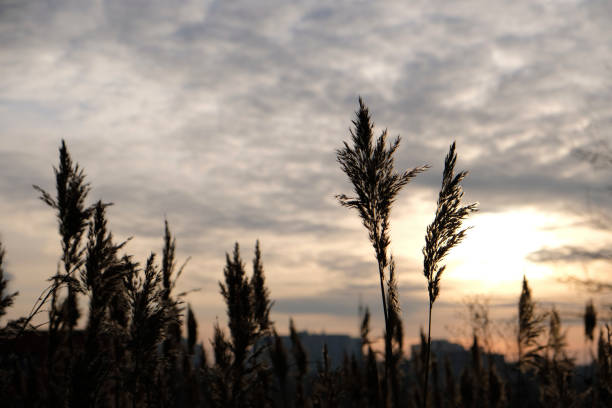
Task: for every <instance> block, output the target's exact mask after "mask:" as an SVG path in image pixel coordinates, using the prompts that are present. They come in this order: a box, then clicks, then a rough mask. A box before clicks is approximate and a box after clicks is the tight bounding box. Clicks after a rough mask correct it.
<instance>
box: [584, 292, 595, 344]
mask: <svg viewBox="0 0 612 408" xmlns="http://www.w3.org/2000/svg"><path fill="white" fill-rule="evenodd" d="M595 327H597V311H596V310H595V306H594V305H593V300H592V299H591V300H589V301H588V303H587V304H586V306H585V309H584V335H585V336H586V338H587V339H588V340H590V341H591V342H592V341H593V332H594V331H595Z"/></svg>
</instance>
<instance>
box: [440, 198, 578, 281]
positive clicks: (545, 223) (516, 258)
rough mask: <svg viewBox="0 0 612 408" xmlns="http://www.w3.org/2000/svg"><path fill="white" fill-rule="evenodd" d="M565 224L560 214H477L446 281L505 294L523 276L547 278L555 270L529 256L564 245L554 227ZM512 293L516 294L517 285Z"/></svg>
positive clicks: (450, 264) (451, 261) (450, 261)
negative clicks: (506, 288)
mask: <svg viewBox="0 0 612 408" xmlns="http://www.w3.org/2000/svg"><path fill="white" fill-rule="evenodd" d="M565 222H566V221H562V220H561V217H560V215H557V214H545V213H542V212H538V211H535V210H531V209H526V210H519V211H511V212H503V213H484V214H477V215H475V216H474V217H473V218H472V220H471V221H470V222H469V225H470V226H471V227H472V228H471V230H470V231H468V233H467V236H466V238H465V240H464V241H463V243H461V244H460V245H459V246H458V247H457V248H456V249H455V250H454V253H452V254H451V255H450V256H449V259H448V268H447V271H448V273H447V274H446V278H447V279H448V280H449V281H451V280H452V281H457V282H462V283H466V282H469V285H470V289H471V290H474V291H478V290H480V291H483V290H484V291H492V290H493V291H500V290H501V291H504V288H505V287H507V285H508V283H511V282H517V281H520V279H522V276H523V274H527V275H528V277H529V279H531V280H533V279H535V280H539V279H546V278H548V277H550V276H551V275H552V274H554V270H553V269H552V268H551V267H550V266H547V265H543V264H535V263H533V262H530V261H529V260H528V258H527V257H528V255H529V254H530V253H532V252H534V251H537V250H539V249H541V248H542V247H556V246H560V245H563V243H564V242H563V239H562V238H561V237H560V236H559V234H558V231H557V229H556V228H555V227H556V226H559V225H562V224H564V223H565ZM512 291H513V292H516V288H515V287H514V286H512Z"/></svg>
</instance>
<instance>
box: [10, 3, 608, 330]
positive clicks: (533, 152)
mask: <svg viewBox="0 0 612 408" xmlns="http://www.w3.org/2000/svg"><path fill="white" fill-rule="evenodd" d="M383 3H384V4H383ZM383 3H369V2H353V1H336V2H333V4H330V5H326V6H322V5H321V4H320V2H315V1H300V2H290V3H288V2H282V1H272V0H270V1H265V2H257V3H251V2H227V1H179V2H177V4H173V5H169V4H168V3H167V2H163V1H130V2H124V1H102V0H101V1H97V2H89V3H87V4H86V5H84V4H83V3H82V2H77V1H69V0H65V1H63V0H58V1H52V2H38V1H25V2H23V1H13V2H11V1H5V2H2V5H0V41H1V42H2V44H3V47H2V50H1V51H0V73H1V75H0V172H1V174H2V178H1V179H0V194H1V196H2V202H1V204H0V210H2V211H1V212H0V214H2V215H0V228H1V230H0V232H2V234H3V235H2V239H3V242H5V244H6V246H7V260H8V262H9V272H10V273H12V275H13V276H15V280H14V284H15V287H16V288H17V289H20V290H21V292H22V295H21V296H20V298H19V300H18V309H19V310H20V311H23V310H25V309H26V308H27V305H29V304H31V302H30V301H31V300H33V299H34V298H35V296H36V293H37V291H40V290H41V289H42V286H43V280H44V279H45V277H47V276H49V275H50V273H48V272H52V270H53V268H54V266H53V265H54V264H55V262H56V257H57V254H58V253H59V245H58V244H57V243H56V242H55V241H54V239H55V238H54V234H55V228H56V227H55V225H54V224H53V218H52V217H53V215H52V214H51V212H50V211H48V210H47V209H45V208H44V207H43V206H42V204H41V203H38V202H37V201H36V193H35V192H34V191H33V190H31V187H30V185H31V184H39V185H41V186H43V187H45V188H47V189H49V190H52V188H53V186H52V183H53V180H52V173H51V165H52V164H55V163H56V161H57V159H56V156H57V147H58V145H59V141H60V139H61V138H65V139H66V140H67V143H68V146H69V148H70V150H71V152H72V154H73V156H74V158H75V160H76V161H78V162H79V163H80V164H81V165H82V166H83V167H84V168H85V170H86V172H87V175H88V180H89V181H90V182H91V183H92V186H93V190H92V200H94V199H98V198H102V199H104V200H105V201H112V202H114V203H115V204H116V206H114V207H113V208H112V209H111V210H110V216H111V227H112V228H113V230H114V231H115V233H116V234H117V235H118V236H119V237H123V238H125V237H128V236H132V235H133V236H134V237H135V239H134V240H133V242H132V243H131V244H130V250H132V251H134V252H135V253H137V255H138V256H139V257H140V258H141V259H144V257H145V256H146V254H147V253H148V251H150V250H158V249H159V247H160V246H161V234H162V231H163V218H164V216H167V217H168V219H169V221H170V223H171V226H172V227H173V229H174V231H175V233H176V235H177V237H178V242H179V247H180V251H181V252H180V254H181V255H183V256H184V257H187V256H188V255H191V256H192V257H193V261H192V263H191V265H190V267H189V268H188V271H187V272H186V274H185V281H184V285H185V286H186V287H189V286H200V287H202V289H203V291H204V292H206V293H208V295H207V296H206V297H202V298H198V299H197V300H196V299H194V300H193V302H194V303H196V304H197V305H198V307H199V308H200V309H199V311H200V313H201V314H203V315H205V316H214V315H222V314H223V309H222V306H221V304H220V297H219V296H217V295H216V291H217V288H216V281H217V280H218V279H219V278H220V277H221V271H222V262H223V253H224V251H226V250H229V249H230V248H231V247H232V244H233V242H234V241H236V240H238V241H240V242H241V243H242V244H243V248H244V251H245V259H248V258H249V256H248V255H247V254H248V252H247V248H248V251H250V248H251V246H252V244H253V243H254V241H255V239H256V238H260V239H261V240H262V246H263V250H264V257H265V261H266V266H267V273H268V277H269V280H270V285H271V289H272V293H273V296H275V294H276V296H278V297H279V298H283V299H285V300H282V301H281V300H279V302H278V305H277V306H278V307H279V308H280V309H282V311H281V310H279V313H297V312H298V311H299V310H308V312H309V313H319V312H321V313H324V311H325V310H328V312H327V313H328V314H330V315H334V314H336V315H339V316H344V315H345V314H346V313H349V312H348V309H347V306H346V304H347V302H349V297H350V298H354V295H355V294H357V295H358V294H359V293H362V294H363V295H364V297H367V293H370V292H369V289H367V290H366V289H359V288H360V287H361V286H359V285H371V284H372V283H373V281H372V279H373V276H372V273H375V272H374V265H373V263H371V262H370V261H371V260H372V257H371V254H370V252H371V248H370V247H369V245H368V243H367V237H366V234H365V233H364V232H363V231H362V230H361V226H360V224H359V222H358V220H357V217H356V215H355V214H353V213H350V212H348V211H346V210H344V209H342V208H340V207H339V206H338V205H337V203H336V201H335V199H334V195H335V194H338V193H341V192H349V189H350V186H348V184H347V183H346V180H345V178H344V177H343V175H342V174H341V172H340V170H339V168H338V166H337V164H336V162H335V149H336V148H338V147H339V146H340V144H341V141H342V140H345V139H346V138H347V136H348V127H349V126H350V121H351V119H352V112H353V111H354V110H355V109H356V107H357V103H356V101H357V96H358V95H361V96H363V97H364V99H365V101H366V103H367V104H368V105H370V107H371V111H372V114H373V117H374V121H375V123H376V124H377V132H380V131H381V130H382V128H383V127H387V128H388V130H389V132H390V134H391V135H395V134H401V136H402V138H403V141H402V146H401V149H400V151H399V152H398V159H397V160H398V163H397V165H398V167H400V168H411V167H414V166H416V165H421V164H425V163H429V164H432V165H433V168H432V170H430V171H429V172H427V173H426V174H424V175H422V176H420V177H418V178H417V179H416V180H415V182H414V183H413V184H412V185H409V186H408V187H407V189H406V192H404V193H402V195H400V199H399V201H398V203H397V206H396V207H398V208H397V209H396V212H395V213H394V215H397V216H398V217H400V218H402V219H403V218H410V217H414V219H415V220H417V221H415V223H416V224H415V225H416V226H417V227H418V229H415V230H411V231H410V233H414V234H416V236H415V237H414V238H411V239H410V240H409V244H408V248H396V252H399V253H398V254H397V255H398V257H399V258H400V260H401V261H400V262H399V266H400V268H401V273H402V275H401V279H402V281H401V282H400V286H402V284H403V285H404V286H405V287H406V288H412V286H413V285H417V284H419V282H420V281H419V279H421V276H420V275H419V274H420V272H419V265H420V262H421V261H420V253H419V249H420V246H422V235H423V233H424V226H425V225H426V223H427V222H428V221H429V220H430V217H432V216H433V215H432V214H433V213H432V212H431V211H430V208H431V206H432V205H433V202H434V200H435V194H436V193H435V191H436V187H437V186H438V184H439V178H440V173H441V164H442V160H443V157H444V154H445V152H446V149H447V148H448V145H449V144H450V143H451V142H452V141H453V140H457V143H458V151H459V156H460V159H459V160H460V164H459V165H460V166H461V167H462V168H468V169H469V170H470V172H471V174H470V176H469V178H468V179H467V180H466V183H465V189H466V198H467V199H470V200H477V201H479V202H480V205H481V211H483V212H484V213H487V212H500V213H501V212H504V211H507V210H513V209H516V208H522V207H529V208H532V209H536V210H537V211H540V212H542V213H547V212H548V211H555V212H561V213H563V212H576V211H581V209H583V207H584V204H583V203H586V201H587V199H586V196H587V192H588V191H591V192H594V194H593V196H594V197H600V198H598V199H595V200H592V201H591V205H592V207H593V210H594V211H603V212H606V211H608V210H609V208H610V201H609V199H606V198H605V197H606V196H605V195H600V194H599V193H600V192H602V191H604V189H605V187H606V185H607V184H609V171H606V170H600V171H598V170H594V169H593V168H592V167H591V166H590V165H589V164H588V163H585V162H584V161H583V160H580V159H579V158H577V157H576V155H575V154H572V152H573V151H575V150H576V149H577V148H587V149H588V148H589V146H593V143H595V142H596V141H598V140H600V139H604V140H605V139H606V138H608V136H607V135H608V134H610V131H611V130H612V104H611V103H610V102H611V95H612V94H611V93H610V89H611V86H612V76H611V75H610V67H611V66H612V53H611V52H610V47H609V41H608V39H609V38H611V35H612V29H611V28H610V25H609V17H611V16H612V7H610V5H609V4H608V3H607V2H605V1H550V2H536V3H534V2H532V1H515V2H512V3H511V4H509V3H507V2H491V1H469V2H461V3H457V2H446V1H433V2H432V1H416V2H410V4H407V3H406V2H400V1H397V2H394V1H390V2H383ZM608 170H609V169H608ZM411 226H414V225H412V224H411ZM415 228H416V227H415ZM500 233H501V232H500ZM34 235H37V236H38V238H36V241H35V242H36V244H37V245H36V246H33V245H28V244H27V243H28V242H32V241H31V239H33V238H32V237H33V236H34ZM26 254H30V255H29V256H28V255H26ZM564 254H565V253H562V254H561V255H563V256H565V255H567V254H565V255H564ZM572 254H573V255H575V253H572ZM540 255H542V254H540ZM548 255H550V254H548ZM570 255H571V254H570ZM573 255H572V256H573ZM534 256H535V255H534ZM54 257H55V258H54ZM540 258H541V257H540ZM538 260H541V259H538ZM37 282H39V283H37ZM374 283H375V281H374ZM420 283H422V284H423V295H424V294H425V290H424V283H423V282H420ZM517 287H518V286H517ZM517 292H518V290H517ZM280 294H283V295H282V296H279V295H280ZM347 294H349V295H347ZM402 296H405V297H406V302H422V300H423V299H424V296H419V293H418V291H412V290H406V291H405V292H402ZM344 297H346V299H344ZM290 299H291V300H290ZM368 299H369V298H368ZM375 299H376V295H373V296H372V302H374V301H375ZM309 302H316V307H314V306H313V307H309V306H308V305H309ZM350 307H353V305H351V306H350ZM350 307H349V309H350ZM415 324H416V323H415Z"/></svg>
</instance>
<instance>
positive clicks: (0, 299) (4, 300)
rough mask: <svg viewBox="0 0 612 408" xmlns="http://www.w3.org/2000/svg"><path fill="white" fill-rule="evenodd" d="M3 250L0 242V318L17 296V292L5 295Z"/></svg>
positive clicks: (6, 282)
mask: <svg viewBox="0 0 612 408" xmlns="http://www.w3.org/2000/svg"><path fill="white" fill-rule="evenodd" d="M3 262H4V248H3V246H2V242H0V317H2V316H4V315H5V314H6V309H8V308H9V307H11V306H12V305H13V302H14V300H15V297H16V296H17V295H18V294H19V292H14V293H5V292H6V287H7V286H8V281H7V280H6V278H5V277H4V267H3V265H2V264H3Z"/></svg>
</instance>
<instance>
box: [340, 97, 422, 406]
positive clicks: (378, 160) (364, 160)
mask: <svg viewBox="0 0 612 408" xmlns="http://www.w3.org/2000/svg"><path fill="white" fill-rule="evenodd" d="M355 114H356V116H357V118H356V119H355V120H353V121H352V122H353V126H354V129H351V130H350V134H351V140H352V146H349V144H348V143H347V142H344V147H343V148H342V149H338V150H337V151H336V157H337V161H338V163H339V164H340V167H341V168H342V171H344V173H345V174H346V175H347V176H348V178H349V180H350V181H351V183H352V184H353V192H354V193H355V196H354V197H347V196H346V195H344V194H341V195H338V196H336V198H337V199H338V201H340V204H341V205H343V206H344V207H348V208H354V209H356V210H357V212H358V213H359V216H360V217H361V220H362V222H363V225H364V227H365V228H366V230H367V231H368V237H369V239H370V242H371V243H372V246H373V247H374V252H375V254H376V261H377V263H378V276H379V278H380V292H381V299H382V306H383V315H384V318H385V350H387V351H389V350H391V349H392V346H391V342H392V337H393V333H394V330H393V328H392V327H391V324H390V313H391V312H390V310H389V305H388V303H387V295H386V293H385V280H386V278H385V277H386V270H387V269H388V268H389V265H390V262H389V256H388V255H387V249H388V247H389V244H390V242H391V238H390V237H389V229H390V221H389V216H390V213H391V206H392V204H393V202H394V201H395V198H396V196H397V194H398V193H399V192H400V190H401V189H402V187H404V186H405V185H406V184H408V182H409V181H410V180H411V179H412V178H413V177H415V176H416V175H417V174H419V173H420V172H422V171H424V170H425V169H427V168H428V166H421V167H415V168H414V169H412V170H410V171H404V172H401V173H398V172H396V171H395V169H394V154H395V152H396V150H397V149H398V147H399V143H400V137H399V136H398V137H397V138H396V139H395V140H394V141H393V142H392V143H390V144H387V131H386V130H384V131H383V132H382V134H381V135H380V136H379V137H378V139H376V141H374V140H373V135H372V130H373V128H374V124H373V123H372V122H371V120H370V113H369V111H368V108H367V107H366V106H365V104H364V103H363V100H362V99H361V98H359V111H358V112H355ZM387 284H388V285H389V284H393V282H388V283H387ZM396 312H397V313H399V310H397V311H396ZM391 360H392V356H391V355H390V353H388V352H386V353H385V374H386V375H385V387H384V389H383V392H384V393H385V395H386V397H385V400H386V399H387V397H388V392H387V389H388V386H389V375H390V366H391Z"/></svg>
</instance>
